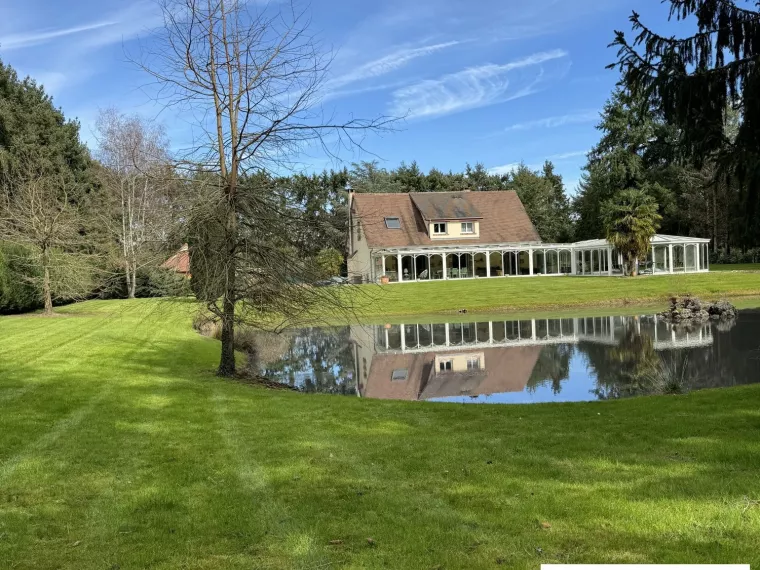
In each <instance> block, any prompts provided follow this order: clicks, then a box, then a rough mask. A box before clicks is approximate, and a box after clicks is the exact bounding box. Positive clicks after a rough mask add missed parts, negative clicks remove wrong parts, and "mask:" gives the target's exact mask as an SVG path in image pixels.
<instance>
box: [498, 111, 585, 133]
mask: <svg viewBox="0 0 760 570" xmlns="http://www.w3.org/2000/svg"><path fill="white" fill-rule="evenodd" d="M598 118H599V111H582V112H579V113H572V114H568V115H560V116H558V117H546V118H543V119H537V120H535V121H526V122H524V123H516V124H514V125H510V126H508V127H507V128H506V129H504V131H506V132H509V131H527V130H531V129H554V128H557V127H562V126H565V125H576V124H580V123H590V122H593V121H596V120H597V119H598Z"/></svg>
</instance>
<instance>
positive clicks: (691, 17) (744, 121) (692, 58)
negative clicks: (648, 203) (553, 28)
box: [612, 0, 760, 247]
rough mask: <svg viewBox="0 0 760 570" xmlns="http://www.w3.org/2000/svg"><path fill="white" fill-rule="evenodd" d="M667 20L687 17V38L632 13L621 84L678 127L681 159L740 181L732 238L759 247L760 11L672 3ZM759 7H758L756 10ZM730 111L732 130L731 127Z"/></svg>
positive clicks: (622, 49)
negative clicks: (661, 31) (691, 29)
mask: <svg viewBox="0 0 760 570" xmlns="http://www.w3.org/2000/svg"><path fill="white" fill-rule="evenodd" d="M669 2H670V17H671V18H675V19H677V20H688V21H690V22H693V24H694V25H695V28H696V29H695V31H694V33H693V34H692V35H690V36H687V37H675V36H662V35H659V34H658V33H656V32H654V31H653V30H652V29H651V28H649V27H647V26H646V25H645V24H644V23H643V22H642V20H641V18H640V16H639V15H638V14H637V13H635V12H634V13H633V15H632V16H631V23H632V28H633V31H634V33H635V34H636V35H635V37H634V38H633V39H632V40H629V39H628V38H626V35H625V34H624V33H623V32H620V31H618V32H616V37H615V41H614V44H613V45H616V46H618V47H619V60H618V62H617V64H615V65H614V66H612V67H618V68H619V69H620V70H621V71H622V74H623V77H622V82H623V83H624V84H625V85H626V87H627V88H628V89H630V90H631V91H632V92H633V93H635V94H636V95H637V96H639V97H642V98H643V99H644V101H645V102H646V104H647V105H649V106H652V107H655V108H657V109H660V110H661V111H662V114H663V117H664V119H665V121H666V122H667V123H668V124H669V125H672V126H673V127H674V128H675V129H676V133H677V144H676V146H675V148H676V150H677V152H678V155H679V156H680V157H681V158H682V159H684V160H686V161H689V162H691V163H693V164H694V165H695V166H696V167H697V168H698V169H701V168H702V167H703V166H705V165H709V164H711V163H714V164H715V165H716V171H715V178H716V179H718V178H723V179H724V180H729V181H730V180H735V181H736V182H737V183H738V197H737V198H738V203H739V205H740V207H739V208H738V209H737V211H736V213H737V214H739V215H740V217H741V220H742V223H741V224H740V225H739V227H738V228H737V230H738V231H737V232H735V235H734V236H733V238H732V239H733V240H734V241H735V242H736V243H737V245H739V246H741V247H748V246H752V245H757V244H758V243H760V215H758V214H759V213H760V97H758V93H760V69H758V57H760V10H758V9H757V3H752V2H750V3H745V2H737V1H736V0H669ZM752 4H754V9H753V8H752V7H751V6H752ZM733 112H738V116H739V120H738V124H737V126H736V130H735V132H733V133H731V132H729V131H727V129H726V124H727V123H728V122H729V119H730V116H731V114H732V113H733Z"/></svg>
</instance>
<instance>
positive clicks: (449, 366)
mask: <svg viewBox="0 0 760 570" xmlns="http://www.w3.org/2000/svg"><path fill="white" fill-rule="evenodd" d="M453 368H454V359H453V358H447V359H446V360H443V359H441V360H439V361H438V370H439V372H451V371H452V370H453Z"/></svg>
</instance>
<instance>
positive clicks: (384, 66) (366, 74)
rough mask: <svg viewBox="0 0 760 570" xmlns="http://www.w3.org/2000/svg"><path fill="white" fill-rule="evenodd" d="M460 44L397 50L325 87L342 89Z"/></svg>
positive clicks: (450, 43) (441, 44)
mask: <svg viewBox="0 0 760 570" xmlns="http://www.w3.org/2000/svg"><path fill="white" fill-rule="evenodd" d="M460 43H462V42H460V41H449V42H442V43H437V44H432V45H426V46H421V47H416V48H403V49H399V50H397V51H395V52H393V53H391V54H389V55H386V56H383V57H381V58H378V59H374V60H372V61H368V62H367V63H364V64H362V65H359V66H358V67H356V68H355V69H353V70H351V71H349V72H347V73H344V74H343V75H340V76H338V77H336V78H335V79H333V80H331V81H329V82H328V83H327V85H326V87H327V88H328V89H334V88H337V87H343V86H345V85H348V84H349V83H355V82H357V81H362V80H364V79H370V78H374V77H379V76H381V75H386V74H388V73H391V72H393V71H395V70H397V69H399V68H401V67H403V66H405V65H407V64H408V63H409V62H411V61H413V60H415V59H417V58H420V57H425V56H428V55H431V54H433V53H435V52H437V51H440V50H442V49H446V48H448V47H452V46H456V45H459V44H460Z"/></svg>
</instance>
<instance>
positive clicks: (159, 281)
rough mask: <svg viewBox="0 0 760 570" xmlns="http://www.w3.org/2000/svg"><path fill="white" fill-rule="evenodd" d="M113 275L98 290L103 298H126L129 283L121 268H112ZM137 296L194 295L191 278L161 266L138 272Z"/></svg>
mask: <svg viewBox="0 0 760 570" xmlns="http://www.w3.org/2000/svg"><path fill="white" fill-rule="evenodd" d="M110 273H111V275H110V276H109V278H108V279H107V280H106V282H105V283H103V285H102V286H101V287H100V289H99V290H98V291H97V293H96V295H97V296H98V297H99V298H101V299H124V298H125V297H126V296H127V285H126V283H125V280H124V274H123V272H122V271H121V270H120V269H111V270H110ZM136 281H137V287H136V288H135V296H136V297H138V298H146V297H187V296H189V295H192V290H191V289H190V280H189V279H188V278H187V277H184V276H183V275H180V274H178V273H174V272H173V271H170V270H168V269H162V268H160V267H145V268H142V269H139V270H138V272H137V279H136Z"/></svg>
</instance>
